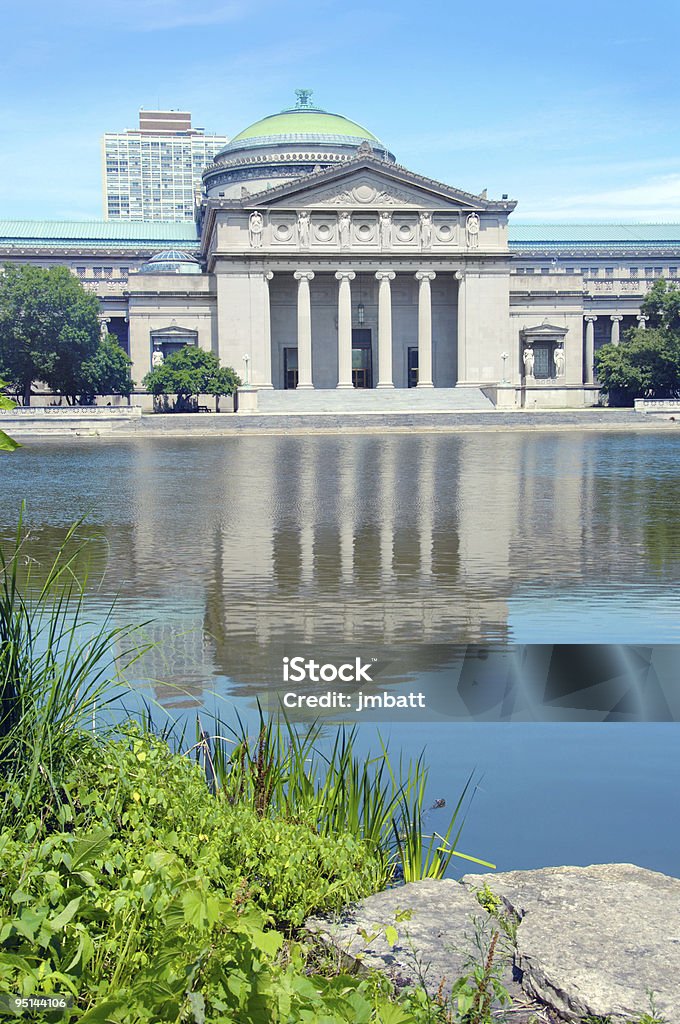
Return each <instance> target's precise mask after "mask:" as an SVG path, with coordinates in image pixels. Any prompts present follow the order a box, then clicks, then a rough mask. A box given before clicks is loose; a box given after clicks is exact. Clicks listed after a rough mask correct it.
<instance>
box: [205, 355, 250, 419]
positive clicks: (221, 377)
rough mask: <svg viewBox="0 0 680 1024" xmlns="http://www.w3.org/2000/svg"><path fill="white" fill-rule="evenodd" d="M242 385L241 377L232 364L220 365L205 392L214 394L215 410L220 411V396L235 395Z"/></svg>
mask: <svg viewBox="0 0 680 1024" xmlns="http://www.w3.org/2000/svg"><path fill="white" fill-rule="evenodd" d="M240 386H241V378H240V377H239V376H238V374H237V373H236V371H235V370H232V368H231V367H230V366H220V367H219V369H218V370H217V372H216V373H215V374H213V376H212V377H211V378H210V380H209V382H208V387H207V389H206V391H205V392H204V394H206V395H213V396H214V398H215V412H219V411H220V398H221V396H222V395H233V394H234V392H235V391H236V389H237V388H239V387H240Z"/></svg>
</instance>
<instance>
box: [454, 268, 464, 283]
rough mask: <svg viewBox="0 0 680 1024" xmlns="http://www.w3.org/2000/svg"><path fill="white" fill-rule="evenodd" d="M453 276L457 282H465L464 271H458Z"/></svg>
mask: <svg viewBox="0 0 680 1024" xmlns="http://www.w3.org/2000/svg"><path fill="white" fill-rule="evenodd" d="M453 276H454V277H455V279H456V281H464V280H465V274H464V273H463V271H462V270H457V271H456V272H455V274H454V275H453Z"/></svg>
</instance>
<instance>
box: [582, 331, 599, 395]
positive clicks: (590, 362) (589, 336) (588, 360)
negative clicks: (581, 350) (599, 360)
mask: <svg viewBox="0 0 680 1024" xmlns="http://www.w3.org/2000/svg"><path fill="white" fill-rule="evenodd" d="M596 320H597V317H596V316H587V317H586V354H585V359H584V362H583V383H584V384H594V383H595V321H596Z"/></svg>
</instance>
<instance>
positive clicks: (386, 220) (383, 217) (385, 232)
mask: <svg viewBox="0 0 680 1024" xmlns="http://www.w3.org/2000/svg"><path fill="white" fill-rule="evenodd" d="M380 245H381V248H383V249H389V248H390V246H391V245H392V214H391V213H388V212H387V211H383V213H381V214H380Z"/></svg>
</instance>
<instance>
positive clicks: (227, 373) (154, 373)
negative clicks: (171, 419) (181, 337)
mask: <svg viewBox="0 0 680 1024" xmlns="http://www.w3.org/2000/svg"><path fill="white" fill-rule="evenodd" d="M240 383H241V381H240V379H239V377H238V376H237V374H236V373H235V372H234V371H233V370H232V369H229V368H226V367H220V361H219V359H218V358H217V356H215V355H213V353H212V352H205V351H204V350H203V349H200V348H197V347H196V346H195V345H185V346H184V348H181V349H180V350H179V352H174V353H173V354H172V355H171V356H168V358H167V359H166V360H165V362H164V363H163V365H162V366H157V367H156V368H155V369H154V370H151V371H150V372H149V373H147V375H146V377H145V378H144V380H143V381H142V384H143V385H144V387H145V388H146V389H147V391H150V392H151V394H152V395H176V396H177V399H176V402H175V410H176V411H177V412H186V411H188V410H189V409H191V408H192V407H193V399H194V397H197V396H198V395H215V405H216V408H217V403H218V402H219V396H220V395H231V394H233V393H234V391H235V390H236V388H237V387H239V385H240Z"/></svg>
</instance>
